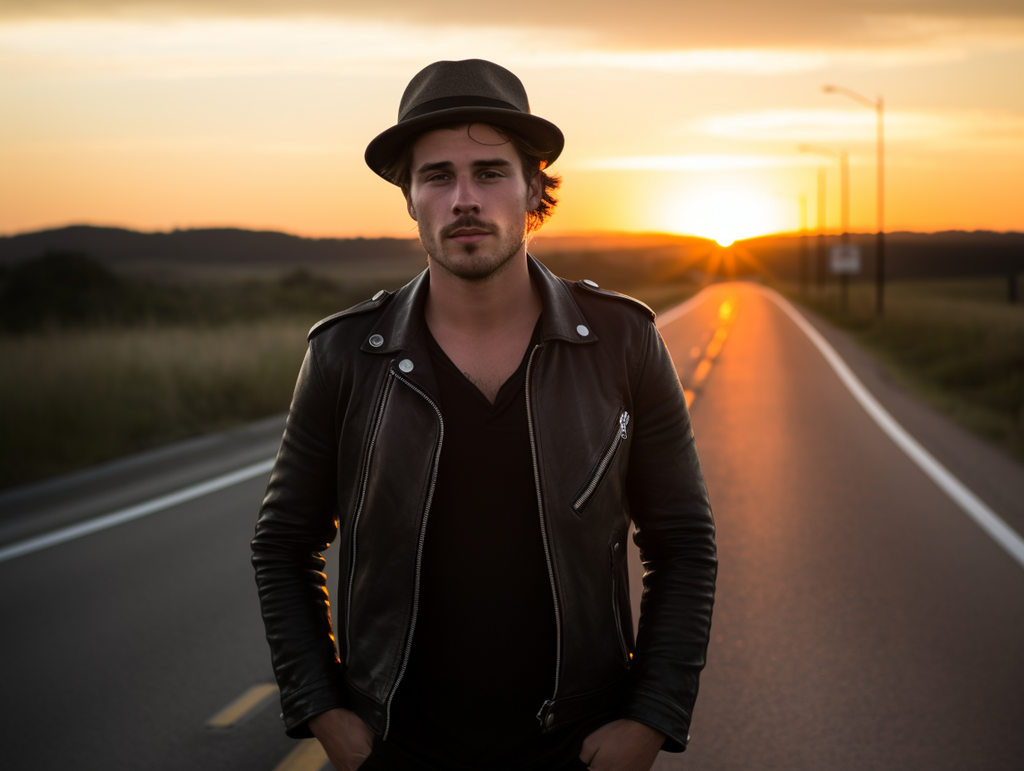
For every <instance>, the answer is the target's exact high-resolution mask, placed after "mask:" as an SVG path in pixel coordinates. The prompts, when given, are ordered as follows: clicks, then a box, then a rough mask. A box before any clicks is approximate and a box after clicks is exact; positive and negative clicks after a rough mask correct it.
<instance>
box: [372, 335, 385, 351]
mask: <svg viewBox="0 0 1024 771" xmlns="http://www.w3.org/2000/svg"><path fill="white" fill-rule="evenodd" d="M370 345H372V346H373V347H374V348H380V347H381V346H382V345H384V338H383V337H381V336H380V335H370Z"/></svg>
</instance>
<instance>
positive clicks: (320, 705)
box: [281, 677, 348, 739]
mask: <svg viewBox="0 0 1024 771" xmlns="http://www.w3.org/2000/svg"><path fill="white" fill-rule="evenodd" d="M336 707H343V708H348V699H346V698H345V692H344V689H343V688H342V686H341V678H340V677H339V678H337V680H335V678H330V679H324V680H318V681H317V682H315V683H313V684H312V685H310V686H308V687H306V688H304V689H302V690H301V691H299V692H298V693H295V694H291V695H289V696H288V698H285V697H284V696H282V697H281V722H282V723H284V731H285V733H286V734H287V735H288V736H290V737H291V738H292V739H310V738H312V737H313V732H312V731H310V730H309V726H308V725H307V723H308V721H309V720H310V719H311V718H314V717H316V716H317V715H319V714H321V713H323V712H326V711H327V710H329V709H335V708H336Z"/></svg>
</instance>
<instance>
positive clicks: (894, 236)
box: [736, 230, 1024, 280]
mask: <svg viewBox="0 0 1024 771" xmlns="http://www.w3.org/2000/svg"><path fill="white" fill-rule="evenodd" d="M838 241H839V238H838V236H827V237H826V238H825V239H824V243H825V246H826V248H827V247H828V246H829V245H831V244H834V243H838ZM851 241H852V242H853V243H855V244H857V245H858V246H860V248H861V264H862V270H861V273H860V278H862V279H865V280H867V279H873V277H874V275H875V247H876V236H875V234H874V233H856V234H853V235H852V236H851ZM818 243H819V242H818V239H817V237H816V236H814V235H810V236H807V239H806V247H807V250H808V254H809V260H810V263H811V276H814V267H813V266H814V261H815V259H816V255H817V247H818ZM736 246H737V248H739V249H742V250H745V251H747V252H748V253H749V254H751V255H753V256H754V257H755V258H756V260H757V262H759V263H760V264H761V265H763V266H764V268H766V269H767V271H768V272H769V273H770V274H771V275H773V276H775V277H777V278H782V279H790V280H794V279H796V278H798V276H799V264H800V263H799V260H800V237H799V236H764V237H762V238H752V239H749V240H747V241H740V242H738V243H737V244H736ZM825 259H826V260H827V257H826V258H825ZM885 262H886V269H885V273H886V276H887V277H888V278H891V279H894V280H900V279H927V278H953V277H967V276H1006V275H1009V274H1011V273H1024V233H993V232H990V231H981V230H979V231H974V232H970V233H967V232H963V231H947V232H943V233H886V235H885Z"/></svg>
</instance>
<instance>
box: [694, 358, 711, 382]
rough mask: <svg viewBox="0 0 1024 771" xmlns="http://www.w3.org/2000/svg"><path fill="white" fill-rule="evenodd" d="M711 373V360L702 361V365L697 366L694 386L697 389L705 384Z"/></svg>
mask: <svg viewBox="0 0 1024 771" xmlns="http://www.w3.org/2000/svg"><path fill="white" fill-rule="evenodd" d="M710 371H711V359H706V358H705V359H701V360H700V364H698V365H697V369H696V370H695V371H694V373H693V386H694V388H696V387H697V386H699V385H700V384H701V383H703V382H704V378H706V377H707V376H708V373H709V372H710Z"/></svg>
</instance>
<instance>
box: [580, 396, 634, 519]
mask: <svg viewBox="0 0 1024 771" xmlns="http://www.w3.org/2000/svg"><path fill="white" fill-rule="evenodd" d="M628 425H629V413H628V412H626V410H623V411H622V414H621V415H619V427H618V429H616V431H615V435H614V436H613V437H612V441H611V443H610V444H609V445H608V449H607V450H605V451H604V455H602V456H601V461H600V462H599V463H598V464H597V468H596V469H594V473H593V475H592V476H591V477H590V482H589V483H588V484H587V486H586V487H585V488H583V492H582V493H580V495H579V497H578V498H577V499H576V501H575V502H574V503H573V504H572V510H573V511H575V512H576V513H577V514H579V513H580V512H581V511H582V510H583V507H584V506H586V505H587V502H588V501H589V500H590V497H591V496H592V495H593V494H594V491H595V490H596V489H597V486H598V485H599V484H601V480H602V479H603V478H604V472H605V471H607V470H608V466H609V465H611V462H612V458H614V457H615V453H616V452H617V451H618V449H619V445H620V444H622V442H623V440H625V439H626V438H628V434H627V432H626V426H628Z"/></svg>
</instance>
